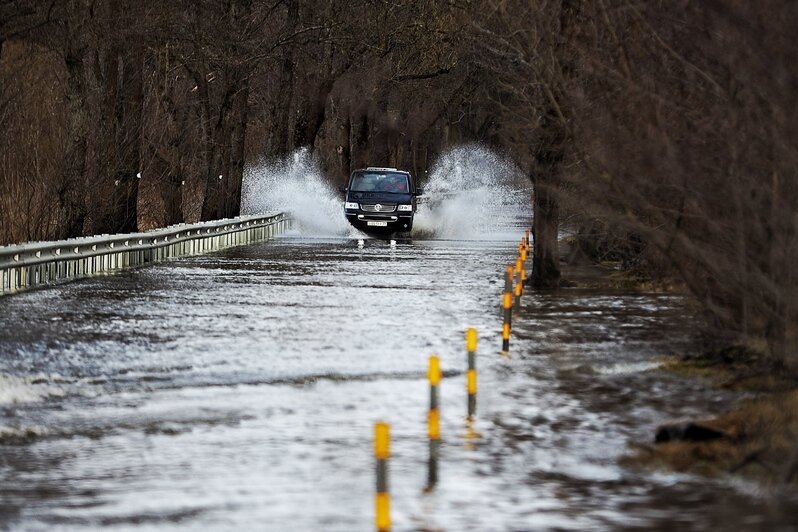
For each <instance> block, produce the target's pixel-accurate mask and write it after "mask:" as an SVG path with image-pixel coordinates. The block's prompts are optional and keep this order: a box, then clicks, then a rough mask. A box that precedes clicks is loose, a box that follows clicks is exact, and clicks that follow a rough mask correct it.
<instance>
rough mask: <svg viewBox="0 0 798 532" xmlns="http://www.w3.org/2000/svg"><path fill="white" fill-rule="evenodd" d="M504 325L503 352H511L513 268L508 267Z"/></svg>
mask: <svg viewBox="0 0 798 532" xmlns="http://www.w3.org/2000/svg"><path fill="white" fill-rule="evenodd" d="M502 308H503V309H504V323H503V324H502V352H504V353H508V352H509V351H510V328H511V326H512V322H513V267H512V266H508V267H507V272H506V273H505V274H504V294H502Z"/></svg>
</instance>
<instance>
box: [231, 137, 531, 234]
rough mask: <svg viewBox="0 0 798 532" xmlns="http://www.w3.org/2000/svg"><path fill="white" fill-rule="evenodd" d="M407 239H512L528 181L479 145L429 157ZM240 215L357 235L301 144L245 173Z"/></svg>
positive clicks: (521, 222)
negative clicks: (265, 215) (278, 216)
mask: <svg viewBox="0 0 798 532" xmlns="http://www.w3.org/2000/svg"><path fill="white" fill-rule="evenodd" d="M419 183H420V186H423V187H424V190H425V192H424V196H423V198H422V200H421V203H420V205H419V209H418V213H417V214H416V219H415V222H414V227H413V232H412V235H411V236H412V237H415V238H443V239H461V240H486V239H496V238H503V235H507V236H508V238H512V239H515V238H517V236H518V228H519V227H527V226H528V221H529V219H530V218H531V207H530V201H529V192H530V185H529V181H528V180H527V179H526V178H525V177H524V175H523V172H521V170H520V169H519V168H518V167H517V166H516V165H515V164H513V162H512V161H510V160H509V159H507V158H504V157H502V156H500V155H498V154H497V153H496V152H493V151H491V150H489V149H488V148H486V147H484V146H480V145H463V146H458V147H456V148H453V149H451V150H449V151H448V152H445V153H444V154H443V155H441V156H440V158H439V159H438V160H437V161H436V163H435V165H434V166H433V169H432V172H430V175H429V179H428V180H427V181H426V182H424V181H423V180H419ZM243 186H244V193H243V198H242V212H243V213H244V214H254V213H258V212H266V211H275V210H280V211H289V212H291V213H292V214H293V216H294V218H295V219H296V220H297V221H298V222H299V224H298V225H299V226H300V229H299V230H300V232H301V234H302V235H305V236H314V237H318V236H346V237H355V238H362V237H363V235H362V234H361V233H360V232H359V231H357V230H356V229H354V228H353V227H351V226H350V225H349V224H348V223H347V221H346V219H345V218H344V215H343V209H342V207H343V205H342V202H343V198H342V196H341V194H340V193H339V192H338V191H337V190H335V189H334V188H333V186H332V185H331V184H330V183H329V181H327V179H326V178H325V177H324V176H323V175H322V172H321V170H319V167H318V165H317V164H316V161H315V160H314V159H313V157H312V155H311V154H310V152H309V151H308V150H307V149H305V148H303V149H300V150H298V151H296V152H294V154H292V155H291V156H289V157H287V158H285V159H283V160H281V161H277V162H276V163H261V164H258V165H254V166H252V167H250V168H248V169H247V171H246V172H245V175H244V185H243Z"/></svg>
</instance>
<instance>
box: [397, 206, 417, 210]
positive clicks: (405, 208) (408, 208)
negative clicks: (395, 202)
mask: <svg viewBox="0 0 798 532" xmlns="http://www.w3.org/2000/svg"><path fill="white" fill-rule="evenodd" d="M396 210H397V211H412V210H413V206H412V205H399V208H397V209H396Z"/></svg>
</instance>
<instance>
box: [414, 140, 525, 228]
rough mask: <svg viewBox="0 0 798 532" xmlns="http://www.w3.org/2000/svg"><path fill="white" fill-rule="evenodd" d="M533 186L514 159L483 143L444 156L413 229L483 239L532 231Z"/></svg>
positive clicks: (451, 151) (440, 160) (425, 186)
mask: <svg viewBox="0 0 798 532" xmlns="http://www.w3.org/2000/svg"><path fill="white" fill-rule="evenodd" d="M530 193H531V186H530V183H529V180H528V179H527V178H525V177H524V175H523V172H522V171H521V170H520V169H519V168H518V166H516V165H515V164H514V163H513V162H512V161H511V160H509V159H507V158H504V157H502V156H500V155H499V154H497V153H496V152H494V151H492V150H490V149H488V148H486V147H484V146H480V145H476V144H471V145H463V146H458V147H456V148H453V149H451V150H449V151H448V152H445V153H444V154H442V155H441V156H440V157H439V158H438V160H437V161H436V163H435V165H434V166H433V169H432V172H430V177H429V180H428V181H427V183H425V184H424V201H423V203H422V205H421V206H420V207H419V211H418V214H417V215H416V222H415V227H414V229H417V230H418V232H419V234H432V235H434V236H436V237H437V238H449V239H463V240H482V239H488V238H497V237H501V236H502V235H504V234H507V235H508V236H509V233H512V236H509V237H510V238H513V239H514V238H516V236H517V230H515V227H527V226H528V222H529V220H530V219H531V216H532V210H531V201H530Z"/></svg>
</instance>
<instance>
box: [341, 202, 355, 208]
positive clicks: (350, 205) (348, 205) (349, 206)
mask: <svg viewBox="0 0 798 532" xmlns="http://www.w3.org/2000/svg"><path fill="white" fill-rule="evenodd" d="M344 209H357V203H350V202H348V201H347V202H346V203H344Z"/></svg>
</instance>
